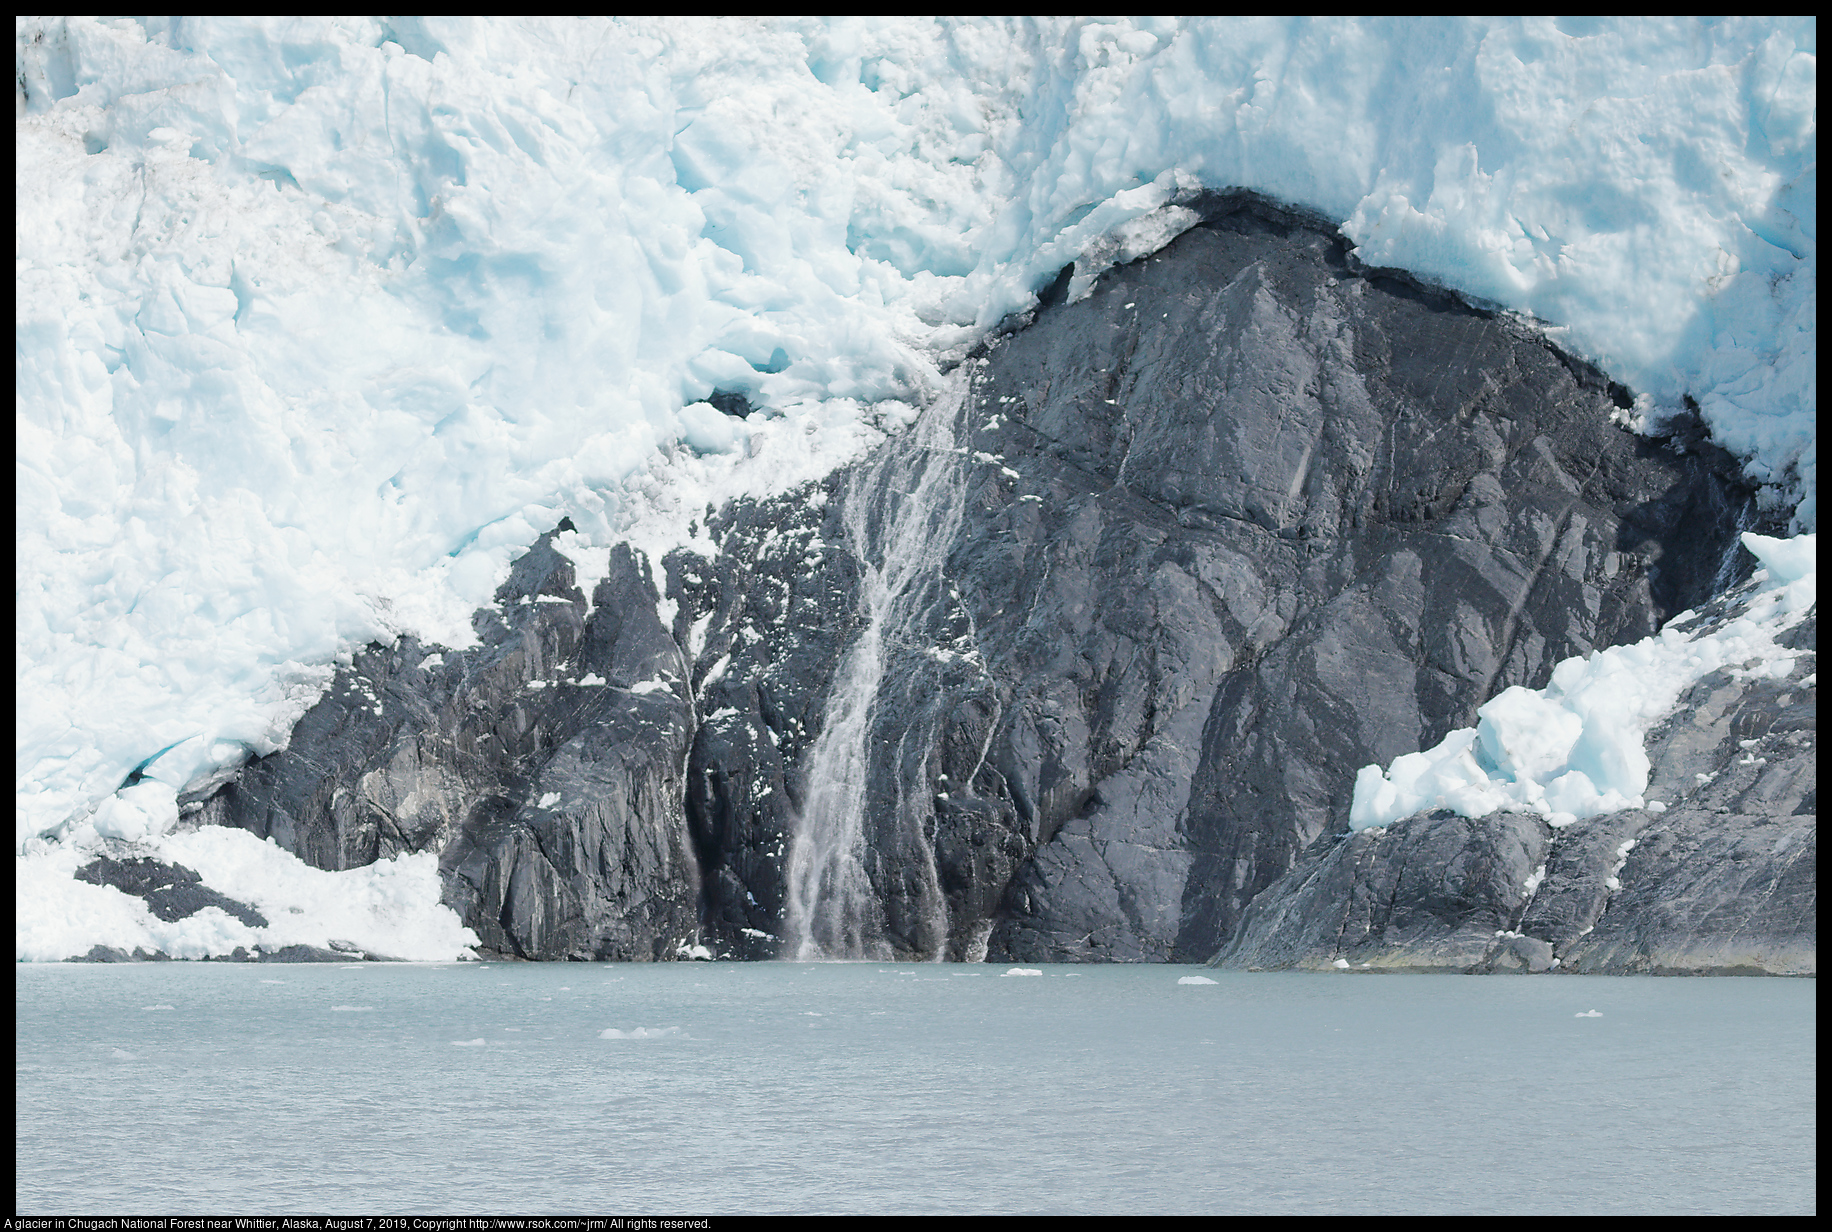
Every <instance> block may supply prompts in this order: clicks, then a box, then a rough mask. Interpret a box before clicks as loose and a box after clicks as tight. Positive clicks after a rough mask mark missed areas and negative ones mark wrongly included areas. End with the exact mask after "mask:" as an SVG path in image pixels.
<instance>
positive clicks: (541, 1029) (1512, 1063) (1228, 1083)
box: [15, 963, 1817, 1215]
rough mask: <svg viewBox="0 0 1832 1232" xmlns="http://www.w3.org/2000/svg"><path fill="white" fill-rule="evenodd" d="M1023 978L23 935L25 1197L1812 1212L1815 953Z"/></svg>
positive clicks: (173, 1204)
mask: <svg viewBox="0 0 1832 1232" xmlns="http://www.w3.org/2000/svg"><path fill="white" fill-rule="evenodd" d="M1003 970H1005V968H1003V967H997V966H946V965H926V966H896V965H890V964H882V963H850V964H815V965H802V964H786V963H762V964H736V963H716V964H715V963H695V964H686V963H680V964H676V963H669V964H655V965H617V966H609V965H595V964H559V965H534V964H482V963H470V964H456V965H451V966H430V965H405V964H403V965H395V964H378V963H368V964H352V965H350V966H279V965H260V966H254V965H235V964H214V963H212V964H193V963H158V964H141V965H129V966H84V965H42V966H41V965H19V966H18V967H17V968H16V971H17V975H16V979H15V991H16V996H17V1031H18V1035H17V1040H18V1042H17V1045H16V1057H17V1079H16V1093H17V1109H18V1110H17V1114H16V1116H17V1121H16V1129H17V1153H16V1160H17V1162H16V1165H15V1168H16V1171H15V1178H16V1182H17V1193H18V1197H17V1198H16V1207H17V1210H18V1212H19V1213H21V1214H73V1213H91V1214H107V1213H116V1214H177V1213H198V1214H207V1213H212V1212H221V1213H233V1214H254V1213H263V1214H266V1213H274V1214H279V1213H306V1212H316V1213H361V1214H387V1213H420V1214H437V1213H482V1214H528V1213H582V1214H605V1215H617V1214H666V1213H671V1212H672V1213H696V1214H703V1213H722V1212H725V1213H745V1212H910V1213H985V1212H1060V1213H1076V1212H1090V1213H1112V1214H1121V1213H1124V1214H1154V1213H1166V1214H1176V1213H1255V1212H1270V1213H1285V1212H1292V1213H1296V1212H1341V1213H1362V1212H1485V1213H1487V1212H1493V1213H1510V1214H1526V1213H1579V1212H1611V1213H1629V1212H1636V1213H1639V1212H1672V1213H1682V1212H1683V1213H1694V1212H1722V1213H1729V1212H1750V1213H1757V1212H1764V1213H1766V1212H1777V1213H1778V1212H1801V1213H1805V1212H1811V1211H1813V1210H1814V1209H1815V1201H1816V1200H1815V1184H1816V1173H1815V1146H1816V1135H1817V1111H1816V1109H1817V1105H1816V1099H1815V1092H1814V1085H1815V1078H1816V1053H1815V1048H1814V1029H1815V1023H1816V1013H1815V1006H1814V997H1815V991H1816V982H1815V981H1811V980H1748V979H1690V980H1687V979H1655V978H1646V979H1633V978H1623V979H1609V978H1591V977H1502V976H1491V977H1458V976H1364V975H1346V974H1345V975H1309V974H1244V973H1241V974H1234V973H1225V972H1210V971H1199V970H1198V969H1195V968H1188V967H1164V966H1101V967H1090V966H1083V967H1044V968H1041V969H1040V970H1041V972H1042V974H1040V975H1034V976H1011V977H1006V976H1002V975H1001V974H1000V973H1001V972H1002V971H1003ZM1194 975H1201V976H1202V977H1204V978H1207V979H1212V980H1214V981H1215V982H1214V983H1212V984H1195V985H1190V984H1179V983H1178V980H1179V978H1180V977H1187V976H1194ZM1593 1010H1594V1011H1596V1012H1597V1014H1599V1015H1600V1016H1598V1017H1590V1016H1585V1017H1578V1016H1577V1015H1579V1014H1586V1015H1588V1013H1589V1012H1590V1011H1593Z"/></svg>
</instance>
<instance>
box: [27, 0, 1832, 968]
mask: <svg viewBox="0 0 1832 1232" xmlns="http://www.w3.org/2000/svg"><path fill="white" fill-rule="evenodd" d="M1815 38H1816V24H1815V22H1814V21H1813V20H1811V19H1798V20H1788V21H1774V20H1767V19H1749V18H1746V19H1732V20H1728V21H1722V22H1705V21H1701V20H1695V19H1671V20H1650V19H1635V20H1630V21H1622V22H1615V21H1610V20H1606V19H1589V18H1585V19H1568V18H1562V19H1558V20H1556V21H1555V20H1552V19H1529V20H1519V21H1514V20H1500V19H1470V20H1453V19H1445V20H1433V21H1405V20H1349V19H1318V20H1305V19H1299V20H1265V21H1258V20H1244V19H1195V20H1186V21H1161V22H1157V21H1147V20H1143V19H1141V20H1120V21H1069V20H1059V21H1007V20H994V19H977V20H971V21H961V22H951V21H941V20H931V19H884V20H841V21H834V22H821V21H787V20H774V19H773V20H769V21H746V20H718V19H662V20H650V21H629V22H617V21H610V20H599V19H590V20H572V19H566V20H555V21H545V20H533V19H515V20H498V21H489V20H479V19H405V18H390V19H380V18H377V19H350V20H342V19H336V20H334V19H318V18H309V19H258V20H231V19H215V18H206V19H194V18H186V19H182V20H178V19H170V20H166V19H146V20H143V21H141V20H127V19H121V20H108V21H103V20H94V19H84V18H67V19H66V18H54V19H38V18H20V19H18V20H17V22H16V70H17V73H16V81H17V86H16V152H17V168H18V169H17V172H16V183H17V204H16V247H17V252H16V271H17V272H16V280H15V296H16V301H15V302H16V339H17V368H16V384H17V391H18V392H17V397H18V443H17V448H18V459H19V461H18V465H17V475H18V493H19V495H18V498H17V502H16V509H17V524H18V525H17V543H18V557H17V566H16V569H17V573H16V576H17V579H18V586H17V606H16V613H17V639H18V640H17V663H18V668H17V674H16V682H17V686H18V692H17V696H18V698H19V701H18V703H17V707H18V709H17V712H16V715H17V732H18V737H17V757H16V766H17V771H16V773H17V779H16V808H17V823H16V824H17V831H16V832H17V842H18V845H19V849H20V850H21V851H22V852H24V851H27V850H30V851H31V852H33V853H35V855H36V857H37V858H43V859H49V858H50V856H49V855H48V854H47V853H48V852H49V851H51V850H52V849H53V848H55V847H57V846H59V844H56V843H50V844H47V843H46V841H45V840H46V839H47V838H53V839H54V838H56V837H57V836H60V835H62V836H65V837H78V836H80V835H86V834H98V835H106V836H113V837H118V838H124V839H136V838H151V837H155V836H157V835H159V833H160V832H161V831H163V830H164V829H166V828H167V827H169V825H170V824H171V822H172V821H173V820H175V805H174V804H173V803H172V801H173V800H174V799H175V793H176V792H177V791H178V790H180V789H182V788H184V787H186V786H187V785H195V784H197V783H199V782H201V781H207V780H208V779H209V778H210V777H211V776H213V775H221V774H224V773H227V772H228V771H230V770H232V769H233V768H234V767H235V766H237V765H239V764H240V763H241V762H242V761H243V760H245V759H246V758H247V757H248V756H249V755H251V754H262V753H267V752H271V751H273V750H274V749H276V748H278V747H280V745H281V744H282V743H283V742H284V740H285V738H286V733H287V732H288V731H289V730H290V728H291V726H292V723H293V722H294V721H295V720H296V719H297V717H298V716H299V715H300V714H301V713H302V712H303V710H304V708H305V707H306V706H307V705H309V704H310V702H311V701H312V700H313V699H314V698H315V697H316V696H317V695H318V692H319V690H321V689H322V687H323V686H324V684H325V683H326V682H327V681H328V679H329V678H330V674H331V670H332V665H333V664H335V663H337V662H339V661H347V660H348V656H349V654H350V652H351V650H352V648H354V647H357V646H360V645H362V644H364V643H366V642H368V641H371V640H377V639H381V640H387V639H390V638H392V637H394V636H397V635H399V634H402V633H413V634H416V635H418V636H421V637H423V638H425V639H426V640H428V641H431V642H437V643H441V644H445V645H448V646H453V647H462V646H464V645H467V644H469V643H470V641H471V639H472V635H471V631H470V624H469V618H470V614H471V612H472V611H473V609H475V608H476V607H478V606H481V605H483V604H486V603H487V602H488V601H489V599H490V596H491V594H492V592H493V591H494V589H495V588H496V586H497V585H498V583H500V581H501V580H502V578H503V577H504V576H505V574H506V571H507V568H508V564H509V562H510V561H511V560H512V559H513V558H514V557H515V556H517V555H518V554H519V553H520V552H522V551H523V550H524V549H526V548H527V547H528V545H529V544H530V543H532V542H533V541H534V539H535V538H536V537H537V536H538V535H540V534H541V533H543V532H546V531H548V530H551V529H552V528H553V527H555V526H556V525H557V524H559V523H560V521H561V519H563V518H565V519H569V520H570V522H571V524H572V526H573V527H575V528H576V529H574V530H572V531H568V532H566V533H565V534H564V535H563V536H562V538H561V541H560V542H558V543H557V546H559V547H560V548H561V550H568V549H570V553H569V554H574V555H575V556H576V559H578V560H579V561H581V562H582V563H583V562H584V561H586V559H587V552H588V550H589V549H592V548H602V547H604V546H605V545H607V544H609V543H612V542H616V541H630V542H633V543H635V544H636V545H638V546H639V547H641V548H642V549H643V550H644V551H646V552H648V553H649V554H650V555H651V556H654V555H656V554H657V553H658V552H659V551H660V550H661V549H663V548H666V547H670V546H675V545H679V544H683V543H687V544H691V543H694V542H696V536H698V535H700V534H701V533H702V532H701V529H700V526H699V516H700V513H701V511H702V510H704V509H705V508H706V506H707V505H709V504H716V503H719V502H722V501H723V500H725V499H727V498H728V497H730V496H733V495H737V494H740V493H752V494H767V493H777V492H782V491H786V490H788V489H790V488H792V487H794V486H795V485H796V484H798V483H800V482H802V481H804V480H805V479H807V478H810V477H813V476H816V475H819V474H822V473H825V472H826V471H828V470H830V469H832V467H833V466H835V465H837V464H839V463H840V462H843V461H845V460H848V459H850V458H854V457H856V456H858V455H859V454H860V453H861V452H862V451H863V450H864V449H865V448H867V447H868V446H870V445H871V444H873V443H875V442H877V441H878V440H880V439H882V438H883V436H884V434H885V433H887V432H894V431H896V430H898V429H899V428H901V427H902V426H904V425H905V424H907V423H908V422H909V421H910V420H911V418H912V417H913V415H914V412H915V410H916V408H918V407H920V406H921V405H924V404H925V403H927V402H928V401H929V400H931V399H932V398H933V397H934V396H935V395H936V391H937V390H938V388H939V384H940V380H941V376H942V373H943V372H944V371H945V370H947V369H948V368H950V367H951V366H952V365H953V364H954V363H955V362H957V361H958V360H959V359H960V358H961V357H962V356H963V355H964V354H965V353H966V352H967V350H968V349H969V348H970V347H972V346H973V345H974V344H975V343H977V342H978V341H980V340H981V339H983V338H984V337H986V336H987V335H988V333H989V332H991V331H993V330H995V329H997V328H998V327H999V326H1000V324H1001V323H1002V322H1004V321H1006V320H1008V319H1009V318H1010V317H1012V316H1013V315H1014V314H1021V313H1023V312H1025V311H1027V310H1029V309H1031V308H1032V307H1034V306H1035V305H1036V303H1037V302H1038V295H1039V293H1040V292H1042V291H1044V290H1045V289H1046V288H1049V287H1051V286H1052V285H1053V284H1055V283H1056V282H1057V279H1058V274H1059V273H1060V272H1061V271H1064V270H1065V268H1066V267H1068V266H1069V265H1070V264H1071V263H1073V265H1074V270H1073V273H1072V277H1071V278H1070V280H1069V283H1068V288H1067V289H1068V293H1069V294H1070V295H1071V297H1073V296H1076V295H1079V294H1082V293H1084V292H1085V291H1086V289H1087V287H1088V286H1089V285H1090V282H1091V279H1092V277H1093V276H1094V275H1095V274H1097V273H1098V272H1099V270H1100V268H1101V267H1102V265H1103V264H1105V263H1110V262H1114V261H1124V260H1129V259H1132V258H1134V257H1137V256H1139V255H1142V254H1143V253H1146V252H1149V251H1151V250H1153V249H1154V248H1156V247H1157V246H1159V245H1161V244H1162V243H1164V242H1165V241H1167V240H1168V239H1170V238H1172V237H1174V236H1175V235H1176V234H1177V233H1178V232H1179V231H1180V230H1181V229H1182V228H1183V227H1185V226H1187V225H1189V224H1190V223H1191V222H1192V221H1194V214H1193V213H1192V212H1191V211H1189V210H1187V209H1185V208H1184V203H1185V202H1187V201H1188V200H1190V198H1191V196H1192V194H1194V193H1195V192H1197V191H1198V190H1200V189H1202V188H1205V187H1206V188H1214V187H1240V188H1247V189H1251V190H1255V191H1258V192H1262V193H1264V194H1266V195H1268V196H1271V197H1274V198H1277V199H1279V200H1283V201H1288V202H1292V203H1295V204H1297V205H1300V206H1303V207H1306V208H1308V209H1311V210H1314V211H1317V212H1318V213H1320V214H1321V215H1323V216H1325V217H1328V218H1330V219H1332V220H1334V221H1337V222H1339V223H1340V225H1341V227H1342V233H1343V234H1344V235H1345V236H1346V237H1347V238H1348V239H1349V240H1350V241H1351V242H1352V243H1354V244H1355V245H1356V251H1357V254H1358V255H1359V256H1360V258H1361V259H1362V260H1364V261H1366V262H1368V263H1369V264H1372V265H1381V266H1391V267H1397V268H1403V269H1406V270H1408V271H1410V272H1412V273H1413V274H1414V275H1416V276H1419V277H1423V278H1426V279H1429V280H1433V281H1436V282H1439V283H1441V284H1443V285H1445V286H1447V287H1450V288H1453V289H1455V290H1457V291H1459V292H1460V293H1462V294H1464V295H1465V296H1466V297H1469V298H1471V299H1472V300H1475V301H1478V302H1483V303H1486V304H1490V305H1493V306H1497V307H1500V308H1503V309H1506V310H1509V311H1511V312H1514V313H1518V314H1520V315H1522V316H1524V317H1528V318H1531V319H1533V320H1535V321H1538V322H1540V323H1541V324H1542V326H1543V328H1544V329H1545V330H1546V332H1547V333H1548V334H1549V335H1551V336H1552V337H1554V338H1555V339H1556V340H1557V341H1558V342H1559V344H1560V345H1561V346H1563V347H1565V348H1566V349H1568V350H1570V351H1573V352H1575V353H1578V354H1580V355H1583V356H1586V357H1589V358H1591V359H1593V360H1595V361H1596V362H1597V363H1598V364H1599V365H1600V366H1601V367H1602V368H1603V369H1604V370H1605V371H1607V372H1608V373H1609V374H1610V375H1611V376H1612V377H1614V378H1615V379H1616V380H1618V381H1620V382H1622V383H1624V384H1625V385H1627V386H1628V387H1630V388H1631V389H1633V390H1634V391H1636V392H1637V393H1638V394H1639V398H1638V399H1637V401H1636V402H1635V404H1634V406H1633V408H1632V409H1631V410H1626V411H1625V412H1624V415H1625V418H1628V419H1631V420H1632V421H1633V422H1634V423H1635V424H1637V425H1639V426H1643V427H1655V426H1658V425H1659V424H1660V423H1662V422H1663V421H1665V420H1666V419H1668V418H1670V417H1671V416H1673V415H1675V414H1677V413H1680V412H1681V411H1682V410H1684V409H1685V408H1687V407H1688V405H1690V406H1695V407H1696V408H1697V412H1698V414H1699V415H1700V416H1701V417H1702V419H1703V421H1704V422H1705V423H1706V424H1707V425H1708V426H1709V427H1710V430H1711V432H1712V434H1713V437H1714V438H1715V439H1716V440H1717V441H1718V442H1719V443H1720V444H1722V445H1723V446H1724V447H1725V448H1727V449H1729V450H1731V451H1732V452H1733V453H1734V454H1736V455H1737V456H1738V457H1739V458H1740V459H1741V460H1742V462H1743V465H1744V467H1745V469H1746V472H1747V473H1748V475H1749V476H1750V477H1751V478H1752V479H1754V480H1756V481H1758V482H1760V483H1762V484H1764V485H1767V487H1766V491H1767V494H1768V498H1769V501H1770V503H1771V505H1772V506H1774V507H1787V508H1791V509H1792V510H1793V511H1794V524H1795V528H1796V529H1797V530H1802V531H1810V530H1812V529H1813V528H1814V527H1815V523H1816V505H1815V494H1816V488H1815V482H1816V471H1815V466H1816V451H1815V427H1814V412H1815V403H1816V385H1815V362H1814V361H1815V338H1816V334H1815V329H1816V318H1815V292H1816V270H1817V265H1816V248H1815V245H1816V233H1817V232H1816V212H1815V211H1816V206H1815V201H1816V156H1817V155H1816V152H1817V145H1816V130H1815V107H1816V93H1815V77H1814V74H1815V55H1816V44H1815ZM601 554H602V553H600V555H601ZM582 582H583V584H585V585H586V587H587V589H588V590H589V588H590V582H589V580H585V579H582ZM32 863H34V861H30V860H28V861H24V862H22V869H23V868H24V865H26V864H32ZM34 875H35V874H34ZM338 875H339V876H344V875H345V874H338ZM26 876H27V874H26V873H25V872H24V871H22V872H21V877H22V882H21V884H22V886H23V885H24V884H25V881H24V880H23V879H24V878H26ZM82 889H83V890H84V892H87V890H88V889H89V887H82ZM95 889H96V892H97V893H101V888H100V887H95ZM22 918H23V917H22ZM441 944H443V942H441ZM435 948H436V947H435ZM429 952H430V951H429Z"/></svg>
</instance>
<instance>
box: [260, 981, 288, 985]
mask: <svg viewBox="0 0 1832 1232" xmlns="http://www.w3.org/2000/svg"><path fill="white" fill-rule="evenodd" d="M261 983H263V984H284V983H286V981H285V980H262V981H261Z"/></svg>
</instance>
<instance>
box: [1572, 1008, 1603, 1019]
mask: <svg viewBox="0 0 1832 1232" xmlns="http://www.w3.org/2000/svg"><path fill="white" fill-rule="evenodd" d="M1572 1017H1573V1018H1601V1017H1603V1015H1602V1013H1601V1012H1600V1011H1598V1010H1579V1011H1578V1012H1577V1013H1575V1014H1573V1015H1572Z"/></svg>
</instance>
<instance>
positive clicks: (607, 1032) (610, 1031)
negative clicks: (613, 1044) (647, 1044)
mask: <svg viewBox="0 0 1832 1232" xmlns="http://www.w3.org/2000/svg"><path fill="white" fill-rule="evenodd" d="M680 1033H681V1029H680V1028H679V1027H632V1028H631V1029H630V1030H628V1031H619V1030H618V1029H617V1028H616V1027H606V1028H605V1029H604V1030H602V1031H600V1032H598V1038H599V1039H663V1038H665V1037H667V1036H670V1035H679V1034H680Z"/></svg>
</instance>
